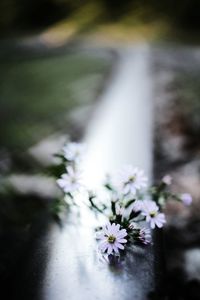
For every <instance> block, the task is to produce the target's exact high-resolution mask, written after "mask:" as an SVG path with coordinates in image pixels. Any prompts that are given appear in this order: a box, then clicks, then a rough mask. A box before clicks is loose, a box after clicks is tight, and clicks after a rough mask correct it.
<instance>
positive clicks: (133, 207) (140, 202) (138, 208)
mask: <svg viewBox="0 0 200 300" xmlns="http://www.w3.org/2000/svg"><path fill="white" fill-rule="evenodd" d="M143 202H144V201H143V200H135V202H133V204H132V205H131V210H133V211H134V212H139V211H141V210H142V208H143V204H144V203H143Z"/></svg>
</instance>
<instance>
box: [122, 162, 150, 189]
mask: <svg viewBox="0 0 200 300" xmlns="http://www.w3.org/2000/svg"><path fill="white" fill-rule="evenodd" d="M146 184H147V178H146V176H144V172H143V171H142V170H139V169H137V168H133V167H132V166H126V167H124V169H123V170H122V171H121V173H120V175H119V178H118V182H117V185H118V186H119V189H120V191H121V192H122V193H124V194H128V193H131V194H135V193H136V191H137V190H140V189H141V188H143V187H145V186H146Z"/></svg>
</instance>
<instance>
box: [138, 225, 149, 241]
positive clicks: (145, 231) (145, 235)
mask: <svg viewBox="0 0 200 300" xmlns="http://www.w3.org/2000/svg"><path fill="white" fill-rule="evenodd" d="M138 239H139V240H140V241H141V242H142V243H143V244H144V245H148V244H150V243H151V231H150V229H149V228H141V229H140V230H139V234H138Z"/></svg>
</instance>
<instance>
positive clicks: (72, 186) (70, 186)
mask: <svg viewBox="0 0 200 300" xmlns="http://www.w3.org/2000/svg"><path fill="white" fill-rule="evenodd" d="M66 170H67V173H65V174H62V176H61V178H59V179H58V180H57V184H58V185H59V186H60V187H61V188H62V189H63V191H64V192H65V193H73V192H76V191H79V190H80V188H81V187H82V183H81V176H80V172H78V171H76V172H75V171H74V169H73V168H72V167H70V166H69V167H67V168H66Z"/></svg>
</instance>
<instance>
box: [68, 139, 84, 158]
mask: <svg viewBox="0 0 200 300" xmlns="http://www.w3.org/2000/svg"><path fill="white" fill-rule="evenodd" d="M84 151H85V145H84V144H82V143H76V142H71V143H68V144H67V145H66V146H64V147H63V153H64V157H65V158H66V159H67V160H69V161H74V162H79V161H80V160H81V158H82V156H83V153H84Z"/></svg>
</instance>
